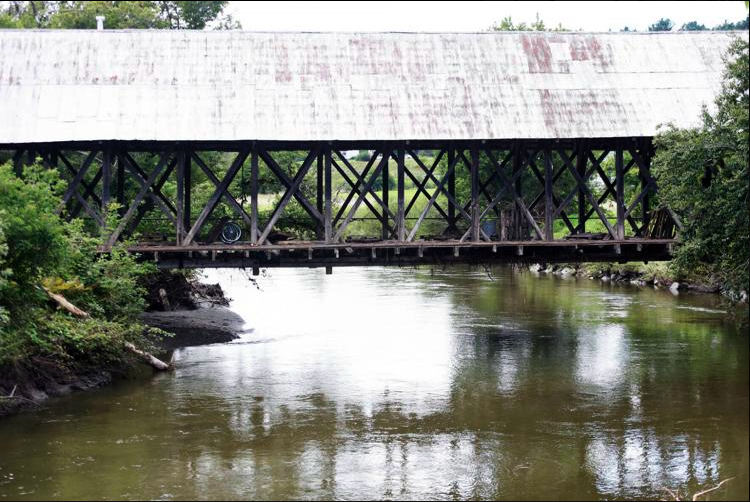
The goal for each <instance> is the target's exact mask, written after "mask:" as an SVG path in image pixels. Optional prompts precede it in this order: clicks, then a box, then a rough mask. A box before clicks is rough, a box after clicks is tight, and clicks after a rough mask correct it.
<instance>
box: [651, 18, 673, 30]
mask: <svg viewBox="0 0 750 502" xmlns="http://www.w3.org/2000/svg"><path fill="white" fill-rule="evenodd" d="M672 28H674V23H673V22H672V20H671V19H668V18H665V17H663V18H661V19H659V20H658V21H657V22H655V23H654V24H652V25H651V26H649V27H648V31H672Z"/></svg>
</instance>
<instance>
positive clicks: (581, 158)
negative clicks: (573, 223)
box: [576, 140, 588, 234]
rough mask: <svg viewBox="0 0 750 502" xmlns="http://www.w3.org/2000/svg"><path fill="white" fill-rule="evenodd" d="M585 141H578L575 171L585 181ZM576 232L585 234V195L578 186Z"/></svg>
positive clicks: (586, 146)
mask: <svg viewBox="0 0 750 502" xmlns="http://www.w3.org/2000/svg"><path fill="white" fill-rule="evenodd" d="M587 143H588V142H587V141H586V140H580V141H579V142H578V151H577V152H576V171H578V174H579V175H580V176H581V177H583V178H584V179H586V176H585V174H586V164H587V160H588V159H587V157H586V151H585V150H586V149H587V148H588V145H587ZM576 232H577V233H580V234H585V233H586V194H585V193H584V192H583V189H582V188H581V187H580V186H578V225H577V227H576Z"/></svg>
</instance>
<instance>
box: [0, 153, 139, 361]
mask: <svg viewBox="0 0 750 502" xmlns="http://www.w3.org/2000/svg"><path fill="white" fill-rule="evenodd" d="M60 189H61V181H60V178H59V175H58V173H57V172H56V171H54V170H47V169H44V168H43V167H41V166H38V165H33V166H30V167H28V168H26V169H25V170H24V173H23V176H22V177H21V178H19V177H17V176H16V175H15V173H14V172H13V170H12V168H11V166H10V164H5V165H2V166H0V366H2V365H7V364H11V363H13V364H18V363H21V364H23V362H24V361H28V360H30V359H31V358H34V357H37V356H42V357H45V358H48V359H52V360H54V361H58V362H59V363H60V364H61V365H64V364H68V363H71V362H75V363H76V364H79V363H87V364H88V363H92V364H99V363H100V362H103V361H113V360H114V359H117V358H119V359H122V357H124V354H125V352H124V350H123V347H122V342H123V341H125V340H128V341H131V342H134V343H137V344H140V345H143V343H144V340H143V339H142V334H143V332H144V329H143V328H142V327H141V326H139V325H138V323H137V322H136V321H137V315H138V314H139V313H140V312H141V311H142V310H143V308H144V307H145V301H144V296H145V290H144V288H143V287H142V286H141V281H142V278H143V277H144V276H145V275H146V274H148V273H150V272H152V271H153V265H151V264H142V263H139V262H138V261H137V260H136V258H135V257H134V256H132V255H131V254H129V253H127V252H126V251H125V249H124V246H123V245H119V246H115V248H114V249H113V251H112V253H111V254H108V255H103V254H99V253H97V246H98V244H99V242H100V238H99V237H98V236H92V235H89V234H88V233H86V232H85V231H84V230H83V223H82V221H81V220H75V221H74V222H72V223H66V222H65V221H63V220H62V219H61V218H59V217H58V216H57V214H56V211H57V208H58V207H60V203H61V200H60V197H59V196H58V193H59V192H60ZM116 210H117V208H116V207H113V208H112V213H113V214H114V213H115V212H116ZM109 220H110V221H111V220H112V218H111V217H110V218H109ZM114 223H115V222H114V221H112V222H111V224H114ZM45 287H46V288H47V289H49V290H50V291H54V292H58V293H61V294H63V295H64V296H65V297H66V298H67V299H68V300H70V301H71V302H72V303H74V304H75V305H76V306H77V307H79V308H81V309H83V310H84V311H86V312H88V313H89V314H90V315H91V317H90V318H89V319H87V320H81V319H74V318H72V317H71V316H70V315H69V314H67V313H66V312H64V311H55V310H53V308H54V307H55V305H54V304H53V303H51V302H50V301H49V299H48V298H47V295H46V293H45V292H44V289H43V288H45Z"/></svg>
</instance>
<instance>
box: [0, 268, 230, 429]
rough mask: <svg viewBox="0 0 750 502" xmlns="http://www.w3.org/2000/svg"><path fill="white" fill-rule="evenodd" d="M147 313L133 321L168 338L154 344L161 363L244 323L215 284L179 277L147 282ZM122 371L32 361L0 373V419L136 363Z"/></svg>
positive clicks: (106, 379) (226, 337) (118, 374)
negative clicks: (163, 332) (177, 350)
mask: <svg viewBox="0 0 750 502" xmlns="http://www.w3.org/2000/svg"><path fill="white" fill-rule="evenodd" d="M148 281H149V282H148V296H147V302H148V310H149V311H148V312H144V313H143V314H142V315H141V317H140V319H139V321H140V323H141V324H143V325H144V326H152V327H157V328H160V329H162V330H164V331H166V332H168V333H171V334H173V336H172V337H168V338H164V339H162V340H161V341H159V342H158V347H157V348H158V350H159V351H160V352H161V354H160V355H161V356H162V357H163V358H164V359H166V360H167V361H168V360H169V359H170V352H171V351H172V350H174V349H177V348H180V347H190V346H197V345H208V344H213V343H226V342H230V341H232V340H234V339H236V338H237V337H238V336H239V335H240V333H241V332H242V329H243V327H244V324H245V322H244V320H243V319H242V318H241V317H240V316H239V315H237V314H235V313H234V312H232V311H231V310H229V309H228V308H226V306H227V305H229V299H228V298H226V296H225V295H224V292H223V291H222V289H221V286H219V285H218V284H204V283H201V282H200V281H199V280H197V279H196V278H194V277H189V276H185V275H183V274H180V273H164V272H159V273H158V274H155V275H154V276H152V277H150V278H149V280H148ZM131 360H132V363H131V364H130V365H126V364H125V363H123V365H122V367H116V368H112V367H108V368H88V367H86V368H81V367H78V366H77V365H76V363H75V362H72V363H71V362H66V363H65V364H63V363H62V362H59V361H57V362H56V361H48V360H44V359H35V360H32V361H30V364H28V365H26V366H28V368H19V367H13V368H6V370H5V371H2V369H0V417H4V416H7V415H12V414H15V413H18V412H20V411H24V410H27V409H33V408H36V407H38V406H39V405H41V404H43V403H45V402H46V401H47V400H48V399H50V398H55V397H62V396H67V395H69V394H71V393H74V392H79V391H87V390H92V389H96V388H99V387H103V386H105V385H108V384H110V383H111V382H112V381H113V380H114V379H118V378H127V377H128V375H129V374H131V373H132V371H133V368H134V367H136V365H140V364H141V363H140V362H138V361H137V360H136V359H134V358H133V359H131Z"/></svg>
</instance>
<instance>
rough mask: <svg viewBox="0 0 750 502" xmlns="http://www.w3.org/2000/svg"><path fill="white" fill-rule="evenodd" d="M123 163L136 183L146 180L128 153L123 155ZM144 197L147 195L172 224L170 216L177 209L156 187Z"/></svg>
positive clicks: (143, 173) (142, 171) (145, 176)
mask: <svg viewBox="0 0 750 502" xmlns="http://www.w3.org/2000/svg"><path fill="white" fill-rule="evenodd" d="M125 161H126V164H125V166H126V169H128V170H129V171H130V172H131V173H133V175H134V177H135V179H136V181H138V183H142V182H143V181H144V180H145V179H147V178H148V175H147V174H146V172H145V171H144V170H143V169H142V168H141V166H139V165H138V162H136V161H135V159H134V158H133V156H132V155H130V154H129V153H125ZM146 195H148V197H149V198H150V199H151V200H153V201H154V204H156V205H157V206H159V208H160V209H161V210H162V211H163V212H164V214H166V215H167V217H170V220H172V223H174V220H173V219H172V217H171V216H170V214H171V215H174V214H176V213H177V208H175V207H174V205H173V204H172V201H170V200H169V199H168V198H167V197H166V196H164V194H163V193H161V189H157V188H156V186H154V187H153V189H152V190H151V191H149V193H148V194H146ZM165 208H168V209H165Z"/></svg>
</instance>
